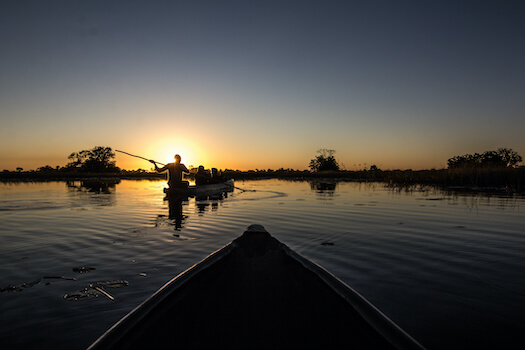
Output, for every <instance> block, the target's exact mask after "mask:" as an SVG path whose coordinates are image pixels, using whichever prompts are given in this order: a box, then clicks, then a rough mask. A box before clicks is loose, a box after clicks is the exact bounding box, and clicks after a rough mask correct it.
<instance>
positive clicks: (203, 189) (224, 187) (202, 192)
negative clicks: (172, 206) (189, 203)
mask: <svg viewBox="0 0 525 350" xmlns="http://www.w3.org/2000/svg"><path fill="white" fill-rule="evenodd" d="M233 187H234V186H233V180H228V181H225V182H221V183H216V184H209V185H201V186H189V187H185V188H164V193H165V194H166V195H167V196H168V197H181V196H188V197H191V196H206V195H212V194H215V193H221V192H228V191H231V190H233Z"/></svg>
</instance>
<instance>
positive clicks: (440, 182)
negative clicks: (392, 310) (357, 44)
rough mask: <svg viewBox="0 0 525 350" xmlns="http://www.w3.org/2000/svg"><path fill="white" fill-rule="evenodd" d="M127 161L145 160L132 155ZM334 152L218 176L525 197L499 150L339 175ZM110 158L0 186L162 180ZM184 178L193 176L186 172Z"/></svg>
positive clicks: (107, 153)
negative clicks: (442, 162) (301, 165)
mask: <svg viewBox="0 0 525 350" xmlns="http://www.w3.org/2000/svg"><path fill="white" fill-rule="evenodd" d="M116 152H121V153H125V154H127V155H129V156H132V157H137V158H141V159H145V160H148V159H147V158H144V157H141V156H136V155H132V154H130V153H127V152H123V151H116ZM334 154H335V150H331V149H320V150H318V151H317V155H316V156H315V157H314V158H313V159H312V160H311V161H310V165H309V167H310V170H294V169H284V168H280V169H278V170H272V169H267V170H259V169H256V170H248V171H240V170H231V169H225V170H221V171H220V172H221V173H222V175H223V177H224V178H225V179H234V180H254V179H271V178H275V179H288V180H307V181H308V180H310V181H318V182H321V181H329V182H335V181H359V182H381V183H386V184H387V185H390V186H394V187H397V188H403V187H406V188H408V187H414V186H434V187H440V188H446V189H458V190H469V189H470V190H477V191H486V190H489V191H498V192H508V193H523V192H525V166H519V164H521V163H522V160H523V158H522V157H521V156H520V155H519V154H518V153H517V152H516V151H514V150H512V149H509V148H499V149H498V150H496V151H486V152H484V153H481V154H480V153H474V154H465V155H461V156H455V157H452V158H450V159H449V160H448V168H446V169H431V170H411V169H408V170H381V169H379V168H378V167H377V166H375V165H371V166H370V168H369V169H362V170H341V169H340V166H339V163H338V161H337V160H336V159H335V157H334ZM114 158H115V152H113V150H112V149H111V148H110V147H101V146H97V147H94V148H92V149H90V150H83V151H80V152H73V153H71V155H70V156H69V157H68V159H69V160H70V162H69V163H68V164H67V165H66V166H65V167H62V168H60V167H58V166H57V167H54V168H53V167H51V166H49V165H46V166H44V167H40V168H38V169H37V170H31V171H24V169H22V168H17V170H16V171H9V170H4V171H3V172H0V182H22V181H74V180H96V179H99V180H124V179H137V180H161V179H166V174H159V173H157V172H153V171H147V170H144V169H138V170H123V169H120V168H119V167H117V166H116V162H115V161H114ZM189 171H190V174H189V178H191V176H192V175H194V174H195V173H196V172H197V168H191V169H190V170H189Z"/></svg>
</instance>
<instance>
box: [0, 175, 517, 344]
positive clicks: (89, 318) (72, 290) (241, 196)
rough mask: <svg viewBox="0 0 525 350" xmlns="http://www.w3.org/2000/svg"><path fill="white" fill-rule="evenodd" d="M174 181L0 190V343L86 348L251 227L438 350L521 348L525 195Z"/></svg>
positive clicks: (44, 185) (12, 186) (339, 185)
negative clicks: (166, 190) (183, 184)
mask: <svg viewBox="0 0 525 350" xmlns="http://www.w3.org/2000/svg"><path fill="white" fill-rule="evenodd" d="M164 185H165V183H164V182H163V181H131V180H129V181H127V180H124V181H121V182H120V183H117V184H105V185H100V184H95V183H86V182H72V183H66V182H46V183H15V184H13V183H9V184H0V219H1V226H0V252H1V254H0V288H1V290H2V292H0V348H3V349H6V348H16V349H20V348H40V349H84V348H86V347H87V346H88V345H89V344H90V343H91V342H92V341H94V340H95V339H96V338H97V337H98V336H99V335H101V334H102V333H103V332H104V331H105V330H106V329H107V328H109V327H110V326H111V325H112V324H113V323H114V322H116V321H117V320H119V319H120V318H121V317H122V316H124V315H125V314H126V313H127V312H129V311H130V310H132V309H133V308H134V307H136V306H137V305H138V304H140V303H141V302H142V301H143V300H144V299H145V298H146V297H148V296H149V295H150V294H151V293H153V292H154V291H155V290H156V289H158V288H159V287H161V286H162V285H163V284H164V283H165V282H167V281H168V280H170V279H171V278H172V277H174V276H175V275H177V274H178V273H180V272H182V271H183V270H185V269H187V268H188V267H190V266H191V265H193V264H195V263H197V262H198V261H199V260H201V259H203V258H204V257H206V256H207V255H208V254H210V253H211V252H213V251H215V250H217V249H219V248H220V247H222V246H223V245H225V244H227V243H229V242H230V241H231V240H233V239H235V238H236V237H238V236H239V235H241V234H242V232H243V231H244V229H245V227H246V226H248V225H249V224H252V223H259V224H262V225H264V226H265V227H266V229H267V230H268V231H269V232H270V233H271V234H272V235H273V236H275V237H276V238H277V239H279V240H280V241H281V242H283V243H285V244H287V245H288V246H289V247H291V248H292V249H294V250H295V251H297V252H299V253H300V254H302V255H304V256H306V257H308V258H310V259H312V260H314V261H316V262H317V263H319V264H320V265H322V266H324V267H325V268H326V269H328V270H329V271H331V272H332V273H333V274H335V275H336V276H337V277H339V278H340V279H342V280H343V281H345V282H346V283H347V284H349V285H350V286H352V287H353V288H354V289H356V290H357V291H358V292H360V293H361V294H362V295H364V296H365V297H366V298H367V299H368V300H370V301H371V302H372V303H373V304H374V305H376V306H377V307H378V308H379V309H381V310H382V311H383V312H384V313H385V314H387V315H388V316H389V317H390V318H391V319H392V320H394V321H395V322H396V323H397V324H399V325H400V326H401V327H402V328H403V329H405V330H406V331H407V332H408V333H410V334H411V335H412V336H413V337H414V338H416V339H417V340H418V341H419V342H420V343H422V344H423V345H424V346H425V347H427V348H428V349H452V348H455V349H466V348H471V349H480V348H494V349H497V348H498V349H500V348H510V347H512V346H514V344H516V343H517V342H519V343H521V342H522V339H523V334H524V332H525V256H524V252H525V232H524V224H525V199H524V198H523V197H517V196H505V195H494V194H492V195H487V194H484V195H482V194H457V193H456V194H454V193H445V192H441V191H438V190H432V189H426V190H417V191H395V190H392V189H389V188H386V187H385V186H383V185H382V184H364V183H346V182H345V183H337V184H320V183H309V182H306V181H304V182H303V181H297V182H292V181H282V180H259V181H245V182H237V183H236V186H237V187H240V188H243V189H246V190H250V191H241V190H239V189H235V191H234V192H233V193H229V194H228V195H227V196H226V197H225V198H222V199H221V198H211V199H210V198H204V199H203V198H200V199H195V198H190V199H189V200H188V201H184V202H182V203H170V202H168V201H166V200H165V199H164V195H163V193H162V188H163V187H164ZM80 267H85V268H93V269H85V270H84V271H82V270H79V269H78V268H80ZM87 270H89V271H87ZM80 272H84V273H80ZM59 277H60V278H59ZM98 282H115V283H114V284H113V285H107V284H101V286H103V288H104V290H106V291H107V292H108V293H109V295H111V296H112V297H113V298H114V300H113V301H112V300H110V299H109V298H108V297H105V296H103V295H100V296H99V297H93V295H91V297H90V294H89V293H86V292H85V291H84V290H85V289H86V288H88V290H89V285H90V284H92V283H98ZM126 282H127V283H126ZM126 284H127V285H126ZM110 287H114V288H110ZM83 291H84V292H83ZM67 296H70V297H71V296H72V297H71V298H69V299H68V298H67ZM74 296H76V298H73V297H74ZM75 299H77V300H75ZM173 332H174V336H177V334H176V330H175V329H174V330H173ZM181 336H183V335H181ZM328 336H330V335H329V334H327V337H328Z"/></svg>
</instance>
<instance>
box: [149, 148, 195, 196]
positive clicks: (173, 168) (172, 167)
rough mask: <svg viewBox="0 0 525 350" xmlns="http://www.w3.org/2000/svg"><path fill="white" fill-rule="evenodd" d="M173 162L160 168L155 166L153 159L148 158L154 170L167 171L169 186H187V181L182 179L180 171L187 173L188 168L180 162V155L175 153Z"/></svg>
mask: <svg viewBox="0 0 525 350" xmlns="http://www.w3.org/2000/svg"><path fill="white" fill-rule="evenodd" d="M174 158H175V163H168V164H166V165H165V166H163V167H162V168H159V167H158V166H157V163H155V161H154V160H150V162H152V163H153V164H154V165H155V170H156V171H157V172H159V173H161V172H163V171H166V170H167V171H168V173H169V174H168V186H169V187H170V188H175V187H188V181H182V173H189V171H188V168H186V166H185V165H184V164H182V163H181V162H180V159H181V158H180V156H179V155H178V154H176V155H175V157H174Z"/></svg>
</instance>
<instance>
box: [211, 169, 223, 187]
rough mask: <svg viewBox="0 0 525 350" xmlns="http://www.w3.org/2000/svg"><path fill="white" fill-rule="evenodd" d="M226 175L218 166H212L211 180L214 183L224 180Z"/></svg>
mask: <svg viewBox="0 0 525 350" xmlns="http://www.w3.org/2000/svg"><path fill="white" fill-rule="evenodd" d="M224 180H225V179H224V175H222V173H221V172H220V171H218V170H217V168H211V182H212V183H214V184H217V183H221V182H224Z"/></svg>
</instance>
